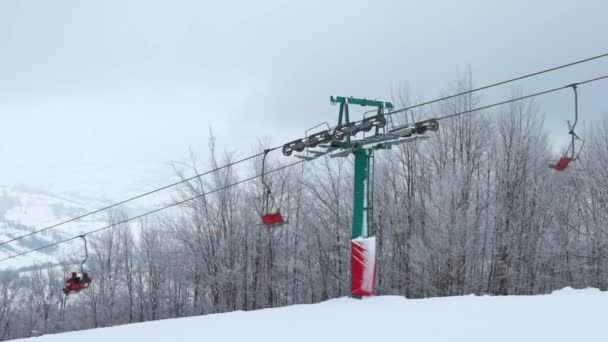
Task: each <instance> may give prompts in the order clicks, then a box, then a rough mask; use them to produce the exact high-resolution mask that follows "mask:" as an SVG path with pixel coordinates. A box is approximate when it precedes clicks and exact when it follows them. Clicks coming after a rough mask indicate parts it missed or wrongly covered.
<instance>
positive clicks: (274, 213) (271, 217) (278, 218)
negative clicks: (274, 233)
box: [261, 150, 287, 228]
mask: <svg viewBox="0 0 608 342" xmlns="http://www.w3.org/2000/svg"><path fill="white" fill-rule="evenodd" d="M269 152H270V150H264V157H263V158H262V175H261V178H262V185H263V186H264V196H263V205H262V210H263V212H262V215H261V219H262V225H263V226H265V227H268V228H275V227H280V226H283V225H284V224H286V223H287V221H286V220H285V218H284V217H283V215H282V214H281V211H280V210H279V209H278V208H276V203H275V200H274V196H272V191H271V190H270V186H269V185H268V184H267V183H266V181H265V179H264V176H265V171H266V156H267V155H268V153H269ZM273 208H276V209H274V210H273Z"/></svg>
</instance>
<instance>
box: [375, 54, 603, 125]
mask: <svg viewBox="0 0 608 342" xmlns="http://www.w3.org/2000/svg"><path fill="white" fill-rule="evenodd" d="M604 57H608V53H604V54H601V55H597V56H593V57H589V58H585V59H581V60H578V61H574V62H571V63H567V64H563V65H560V66H556V67H553V68H549V69H544V70H541V71H537V72H533V73H531V74H527V75H523V76H518V77H515V78H511V79H508V80H506V81H500V82H496V83H492V84H488V85H485V86H482V87H478V88H474V89H471V90H467V91H463V92H461V93H457V94H452V95H448V96H444V97H441V98H438V99H435V100H430V101H426V102H421V103H418V104H415V105H413V106H409V107H404V108H401V109H397V110H393V111H389V112H387V113H385V115H393V114H397V113H401V112H405V111H407V110H410V109H414V108H418V107H422V106H426V105H430V104H433V103H436V102H440V101H445V100H448V99H451V98H454V97H458V96H462V95H467V94H471V93H474V92H478V91H480V90H486V89H489V88H493V87H497V86H500V85H503V84H507V83H511V82H515V81H520V80H523V79H526V78H530V77H534V76H538V75H542V74H545V73H548V72H552V71H556V70H560V69H564V68H568V67H571V66H574V65H577V64H582V63H587V62H590V61H593V60H596V59H600V58H604Z"/></svg>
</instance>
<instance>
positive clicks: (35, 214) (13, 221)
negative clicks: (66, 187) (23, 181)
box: [0, 186, 108, 269]
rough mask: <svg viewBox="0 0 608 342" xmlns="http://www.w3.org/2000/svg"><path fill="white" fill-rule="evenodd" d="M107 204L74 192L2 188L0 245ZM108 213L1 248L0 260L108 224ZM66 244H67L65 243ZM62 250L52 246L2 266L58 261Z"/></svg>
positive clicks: (0, 197) (0, 191)
mask: <svg viewBox="0 0 608 342" xmlns="http://www.w3.org/2000/svg"><path fill="white" fill-rule="evenodd" d="M107 205H108V203H106V202H103V201H99V200H94V199H91V198H88V197H86V196H80V195H76V194H73V193H61V194H56V193H50V192H48V191H44V190H40V189H35V188H31V187H24V186H14V187H11V186H0V243H2V242H5V241H8V240H11V239H13V238H15V237H18V236H21V235H24V234H27V233H29V232H33V231H35V230H40V229H43V228H45V227H48V226H51V225H54V224H57V223H59V222H63V221H66V220H69V219H71V218H74V217H77V216H79V215H82V214H84V213H87V212H89V211H92V210H95V209H98V208H101V207H104V206H107ZM106 215H107V214H106V213H100V214H96V215H92V216H90V217H86V218H83V219H81V220H78V221H77V222H71V223H68V224H65V225H62V226H59V227H57V228H56V229H51V230H48V231H46V232H42V233H39V234H36V235H33V236H29V237H26V238H23V239H21V240H17V241H13V242H11V243H7V244H5V245H2V246H0V259H2V258H5V257H8V256H10V255H14V254H18V253H23V252H26V251H28V250H32V249H35V248H39V247H41V246H44V245H48V244H50V243H53V242H56V241H59V240H63V239H65V238H67V237H70V236H74V235H76V234H80V233H82V232H85V231H87V230H90V229H93V228H96V227H99V226H100V225H103V224H106V221H107V220H106V218H107V216H106ZM66 245H67V244H66ZM61 248H63V247H59V246H56V247H51V248H48V249H44V250H41V251H37V252H33V253H31V254H29V255H27V256H22V257H18V258H15V259H12V260H8V261H5V262H3V263H2V264H0V269H5V268H7V267H13V268H21V267H27V266H31V265H32V264H37V263H48V262H57V261H58V258H59V256H61V255H63V253H59V251H60V249H61Z"/></svg>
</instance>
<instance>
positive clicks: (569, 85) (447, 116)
mask: <svg viewBox="0 0 608 342" xmlns="http://www.w3.org/2000/svg"><path fill="white" fill-rule="evenodd" d="M606 78H608V75H606V76H600V77H596V78H592V79H589V80H585V81H582V82H578V83H573V84H568V85H565V86H562V87H558V88H553V89H549V90H545V91H541V92H538V93H534V94H529V95H525V96H521V97H517V98H514V99H510V100H505V101H502V102H498V103H494V104H491V105H487V106H482V107H478V108H473V109H469V110H465V111H463V112H459V113H453V114H449V115H444V116H440V117H437V118H435V120H437V121H439V120H445V119H449V118H452V117H455V116H459V115H464V114H469V113H472V112H476V111H479V110H483V109H488V108H492V107H496V106H500V105H503V104H507V103H511V102H516V101H521V100H525V99H528V98H531V97H536V96H540V95H545V94H549V93H553V92H556V91H559V90H563V89H567V88H570V87H572V86H573V85H583V84H587V83H592V82H595V81H600V80H603V79H606Z"/></svg>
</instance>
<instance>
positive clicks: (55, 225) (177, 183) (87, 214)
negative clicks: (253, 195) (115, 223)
mask: <svg viewBox="0 0 608 342" xmlns="http://www.w3.org/2000/svg"><path fill="white" fill-rule="evenodd" d="M278 148H279V147H274V148H271V149H268V151H273V150H276V149H278ZM264 153H265V152H260V153H257V154H254V155H251V156H249V157H246V158H242V159H239V160H237V161H234V162H231V163H228V164H226V165H222V166H219V167H216V168H215V169H212V170H208V171H205V172H202V173H198V174H196V175H194V176H192V177H189V178H186V179H182V180H180V181H178V182H175V183H171V184H168V185H165V186H162V187H160V188H156V189H153V190H150V191H148V192H145V193H143V194H140V195H137V196H133V197H130V198H127V199H125V200H122V201H120V202H117V203H114V204H111V205H108V206H106V207H103V208H99V209H96V210H93V211H90V212H87V213H85V214H82V215H80V216H76V217H72V218H70V219H67V220H65V221H62V222H59V223H56V224H53V225H51V226H48V227H45V228H42V229H38V230H34V231H32V232H29V233H27V234H23V235H20V236H17V237H14V238H11V239H10V240H6V241H3V242H0V246H4V245H6V244H8V243H11V242H14V241H18V240H21V239H24V238H26V237H28V236H32V235H35V234H39V233H42V232H45V231H47V230H50V229H54V228H57V227H59V226H63V225H65V224H68V223H70V222H74V221H77V220H80V219H82V218H85V217H88V216H91V215H94V214H98V213H100V212H102V211H105V210H108V209H112V208H114V207H117V206H120V205H123V204H126V203H129V202H132V201H134V200H136V199H140V198H142V197H146V196H149V195H152V194H155V193H157V192H160V191H163V190H166V189H169V188H172V187H174V186H176V185H179V184H182V183H185V182H189V181H191V180H193V179H196V178H200V177H202V176H205V175H208V174H211V173H213V172H216V171H219V170H222V169H225V168H228V167H231V166H234V165H237V164H240V163H243V162H246V161H248V160H251V159H254V158H257V157H259V156H261V155H263V154H264Z"/></svg>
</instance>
